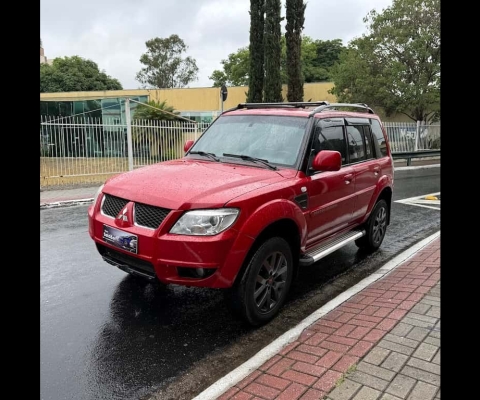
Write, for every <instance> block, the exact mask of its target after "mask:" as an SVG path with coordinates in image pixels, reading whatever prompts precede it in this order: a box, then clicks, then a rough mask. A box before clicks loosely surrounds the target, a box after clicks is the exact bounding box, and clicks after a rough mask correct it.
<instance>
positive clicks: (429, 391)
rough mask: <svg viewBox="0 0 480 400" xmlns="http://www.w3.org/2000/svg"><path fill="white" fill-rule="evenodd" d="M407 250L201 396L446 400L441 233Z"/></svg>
mask: <svg viewBox="0 0 480 400" xmlns="http://www.w3.org/2000/svg"><path fill="white" fill-rule="evenodd" d="M407 252H410V253H412V255H411V256H408V255H407V256H405V254H404V253H402V254H403V256H402V254H401V255H400V256H397V257H396V259H397V260H392V261H391V262H389V263H387V264H386V265H385V266H384V267H383V268H381V269H380V270H379V271H377V272H376V273H374V274H372V275H371V276H369V277H368V278H366V279H365V280H364V281H362V282H360V283H359V284H357V285H356V286H355V287H353V288H351V289H350V290H349V291H347V292H345V293H342V294H341V295H340V296H338V297H337V298H336V299H334V300H332V301H331V302H330V303H328V304H326V305H325V306H324V307H322V308H321V309H320V310H317V311H316V312H315V313H314V314H312V316H310V317H308V318H307V319H306V320H305V322H302V323H301V324H300V325H299V326H300V328H301V329H297V328H294V329H293V330H292V332H287V333H286V334H284V335H282V336H281V337H280V338H279V339H277V340H276V341H275V342H273V343H272V344H271V345H269V346H267V348H265V349H263V350H262V351H261V352H260V353H258V354H257V355H256V356H254V357H253V358H252V359H250V360H249V361H247V362H246V363H245V364H243V365H241V366H240V367H238V368H237V369H236V370H234V371H232V372H231V373H230V374H228V375H227V376H225V377H224V378H222V379H221V380H219V381H218V382H216V383H214V384H213V385H212V386H210V387H209V388H207V389H206V390H205V391H204V392H202V393H201V394H199V395H198V396H197V397H196V398H195V400H207V399H220V400H230V399H235V400H254V399H255V400H257V399H271V400H273V399H282V400H295V399H301V400H313V399H327V400H399V399H407V400H431V399H435V400H437V399H440V238H439V234H436V235H432V236H431V237H430V238H427V239H425V240H424V241H422V242H420V243H419V244H417V245H415V246H413V249H412V250H407ZM398 257H400V258H398ZM402 257H403V260H402ZM398 260H400V261H398ZM379 276H382V277H381V278H379ZM355 292H356V293H355ZM322 309H323V310H322ZM302 325H303V326H302ZM266 355H268V356H266Z"/></svg>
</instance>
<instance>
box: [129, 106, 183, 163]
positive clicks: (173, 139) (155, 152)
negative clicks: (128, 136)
mask: <svg viewBox="0 0 480 400" xmlns="http://www.w3.org/2000/svg"><path fill="white" fill-rule="evenodd" d="M164 111H167V112H164ZM172 114H175V115H179V114H180V113H179V112H178V111H175V108H173V107H172V106H169V105H168V104H167V101H166V100H164V101H158V102H157V101H155V100H150V101H148V102H147V103H146V104H139V105H138V106H137V108H136V109H135V112H134V114H133V119H134V120H136V121H138V122H137V123H133V124H132V140H133V142H134V143H135V146H136V147H137V149H138V148H141V147H142V145H146V146H148V154H149V156H150V157H151V158H154V159H158V160H160V155H162V156H163V157H162V159H163V160H166V159H172V158H176V156H177V154H176V149H178V148H179V145H180V142H181V141H182V139H183V137H182V135H179V134H177V133H176V132H175V130H178V131H180V127H181V126H182V123H181V121H180V119H178V118H176V117H175V115H172ZM142 120H148V121H172V122H169V123H168V126H167V127H165V126H164V124H160V123H159V124H155V123H152V122H150V123H146V124H143V123H141V122H140V121H142ZM173 121H175V122H173ZM172 128H175V129H172Z"/></svg>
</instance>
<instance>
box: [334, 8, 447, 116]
mask: <svg viewBox="0 0 480 400" xmlns="http://www.w3.org/2000/svg"><path fill="white" fill-rule="evenodd" d="M364 22H365V23H367V24H368V32H367V33H366V34H364V35H363V36H362V37H360V38H358V39H355V40H353V41H352V42H351V43H350V44H349V46H348V51H347V52H346V53H344V54H343V55H342V56H341V57H340V63H339V64H338V65H337V67H336V68H335V69H334V82H335V86H334V88H333V89H332V93H333V94H335V95H336V96H337V97H338V99H339V101H345V102H362V103H367V104H369V105H371V106H377V107H381V108H383V109H384V111H385V113H386V114H387V116H388V115H391V114H393V113H402V114H405V115H407V116H408V117H409V118H411V119H413V120H415V121H429V120H431V119H432V117H434V116H436V115H438V113H439V110H440V101H439V100H440V0H393V4H392V5H391V6H390V7H388V8H386V9H384V10H383V12H382V13H380V14H379V13H377V12H376V11H371V12H370V13H369V14H368V15H367V16H366V17H365V19H364Z"/></svg>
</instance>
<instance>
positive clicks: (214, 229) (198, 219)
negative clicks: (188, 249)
mask: <svg viewBox="0 0 480 400" xmlns="http://www.w3.org/2000/svg"><path fill="white" fill-rule="evenodd" d="M239 211H240V210H238V209H236V208H220V209H217V210H196V211H188V212H186V213H185V214H184V215H182V216H181V217H180V219H179V220H178V221H177V223H176V224H175V225H173V227H172V229H170V233H176V234H177V235H195V236H211V235H217V234H218V233H220V232H223V231H224V230H225V229H227V228H228V227H229V226H231V225H232V224H233V223H234V222H235V220H236V219H237V216H238V213H239Z"/></svg>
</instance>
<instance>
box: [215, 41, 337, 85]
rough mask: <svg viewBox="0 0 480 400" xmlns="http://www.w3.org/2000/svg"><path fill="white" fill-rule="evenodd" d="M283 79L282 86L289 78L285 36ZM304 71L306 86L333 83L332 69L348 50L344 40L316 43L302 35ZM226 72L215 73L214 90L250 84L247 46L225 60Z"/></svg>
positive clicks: (281, 74)
mask: <svg viewBox="0 0 480 400" xmlns="http://www.w3.org/2000/svg"><path fill="white" fill-rule="evenodd" d="M280 43H281V48H282V53H281V59H280V76H281V81H282V83H288V79H287V44H286V43H287V42H286V39H285V36H282V38H281V42H280ZM300 46H301V47H300V48H301V71H302V79H303V81H304V82H306V83H310V82H324V81H331V80H332V78H331V69H332V67H333V65H335V63H337V62H338V60H339V57H340V54H341V53H342V52H343V51H345V47H344V46H343V45H342V40H341V39H334V40H325V41H324V40H313V39H312V38H311V37H309V36H305V35H302V39H301V45H300ZM222 65H223V71H220V70H215V71H213V72H212V75H210V76H209V79H211V80H212V81H213V86H214V87H220V86H221V85H222V83H225V84H227V85H228V86H244V85H248V84H249V71H250V52H249V49H248V48H247V47H242V48H240V49H238V50H237V52H236V53H232V54H230V55H229V56H228V59H227V60H222Z"/></svg>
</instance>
